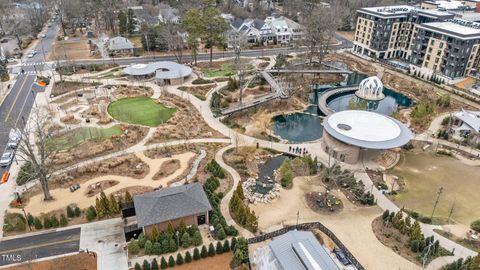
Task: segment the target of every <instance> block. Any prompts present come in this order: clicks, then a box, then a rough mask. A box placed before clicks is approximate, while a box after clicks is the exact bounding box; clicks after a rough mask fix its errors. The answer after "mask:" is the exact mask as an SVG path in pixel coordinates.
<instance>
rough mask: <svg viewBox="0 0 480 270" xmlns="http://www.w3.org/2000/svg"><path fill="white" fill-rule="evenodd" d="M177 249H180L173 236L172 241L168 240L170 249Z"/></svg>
mask: <svg viewBox="0 0 480 270" xmlns="http://www.w3.org/2000/svg"><path fill="white" fill-rule="evenodd" d="M177 250H178V247H177V243H176V242H175V240H173V238H171V239H170V241H169V242H168V251H169V252H175V251H177Z"/></svg>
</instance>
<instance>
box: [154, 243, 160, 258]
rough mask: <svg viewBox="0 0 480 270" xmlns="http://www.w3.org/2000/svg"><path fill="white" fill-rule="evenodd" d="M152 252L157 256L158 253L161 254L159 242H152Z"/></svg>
mask: <svg viewBox="0 0 480 270" xmlns="http://www.w3.org/2000/svg"><path fill="white" fill-rule="evenodd" d="M152 253H153V254H154V255H157V256H158V255H160V254H162V245H160V243H159V242H155V243H154V244H153V249H152Z"/></svg>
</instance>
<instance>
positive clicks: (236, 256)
mask: <svg viewBox="0 0 480 270" xmlns="http://www.w3.org/2000/svg"><path fill="white" fill-rule="evenodd" d="M244 260H245V258H244V257H243V252H242V251H241V250H240V249H236V250H235V252H234V253H233V262H234V263H235V265H236V266H239V265H241V264H242V263H243V261H244Z"/></svg>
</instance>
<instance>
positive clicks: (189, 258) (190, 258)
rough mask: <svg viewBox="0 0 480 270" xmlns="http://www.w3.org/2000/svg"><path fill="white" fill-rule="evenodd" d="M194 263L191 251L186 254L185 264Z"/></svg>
mask: <svg viewBox="0 0 480 270" xmlns="http://www.w3.org/2000/svg"><path fill="white" fill-rule="evenodd" d="M191 261H192V255H190V251H187V252H185V262H186V263H190V262H191Z"/></svg>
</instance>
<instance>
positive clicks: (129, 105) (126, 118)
mask: <svg viewBox="0 0 480 270" xmlns="http://www.w3.org/2000/svg"><path fill="white" fill-rule="evenodd" d="M176 111H177V110H176V109H175V108H168V107H166V106H164V105H162V104H157V103H155V100H153V99H151V98H149V97H134V98H123V99H119V100H117V101H114V102H112V103H110V105H108V113H109V114H110V115H111V116H112V117H113V118H115V119H117V120H118V121H121V122H126V123H130V124H138V125H144V126H149V127H156V126H158V125H160V124H161V123H165V122H166V121H167V120H168V119H170V117H172V115H173V113H175V112H176Z"/></svg>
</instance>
